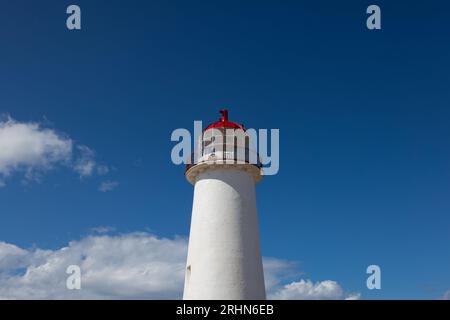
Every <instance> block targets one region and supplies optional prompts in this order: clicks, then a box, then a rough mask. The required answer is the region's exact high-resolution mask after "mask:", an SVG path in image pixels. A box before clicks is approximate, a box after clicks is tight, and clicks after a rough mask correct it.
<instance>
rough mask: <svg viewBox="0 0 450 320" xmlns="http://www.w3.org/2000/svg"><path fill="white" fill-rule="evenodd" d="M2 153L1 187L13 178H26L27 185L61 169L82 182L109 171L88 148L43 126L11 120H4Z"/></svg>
mask: <svg viewBox="0 0 450 320" xmlns="http://www.w3.org/2000/svg"><path fill="white" fill-rule="evenodd" d="M0 150H1V152H0V187H4V186H6V180H7V178H9V177H10V176H12V175H13V174H22V175H23V177H24V181H26V182H29V181H36V180H40V178H41V177H42V176H43V175H44V174H45V173H46V172H48V171H50V170H53V169H55V168H57V167H65V168H69V169H70V170H72V171H74V172H75V173H77V174H78V175H79V176H80V178H84V177H88V176H91V175H93V174H98V175H105V174H107V173H108V171H109V169H108V167H107V166H105V165H101V164H98V163H97V161H96V160H95V152H94V151H93V150H92V149H90V148H88V147H87V146H84V145H80V144H77V143H75V142H74V141H73V140H72V139H70V138H69V137H68V136H66V135H64V134H61V133H58V132H56V131H55V130H54V129H50V128H44V127H42V125H40V124H39V123H34V122H18V121H16V120H14V119H12V118H11V117H6V118H5V117H4V118H3V119H0Z"/></svg>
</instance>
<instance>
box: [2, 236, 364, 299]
mask: <svg viewBox="0 0 450 320" xmlns="http://www.w3.org/2000/svg"><path fill="white" fill-rule="evenodd" d="M101 231H102V232H103V231H104V232H107V230H106V231H105V229H104V227H102V228H101ZM186 255H187V241H186V239H184V238H174V239H167V238H158V237H156V236H154V235H151V234H148V233H131V234H124V235H109V234H95V235H90V236H87V237H84V238H82V239H80V240H77V241H72V242H70V243H69V244H68V246H66V247H63V248H60V249H56V250H43V249H39V248H34V249H23V248H19V247H17V246H15V245H13V244H9V243H5V242H0V299H180V298H181V297H182V290H183V282H184V268H185V261H186ZM70 265H78V266H79V267H80V269H81V290H69V289H67V288H66V281H67V278H68V277H69V275H68V274H66V270H67V267H68V266H70ZM264 271H265V278H266V288H267V292H268V298H270V299H345V298H349V297H350V296H349V295H346V294H345V293H344V290H343V289H342V288H341V286H340V285H339V284H338V283H337V282H335V281H323V282H318V283H315V284H313V283H312V282H311V281H310V280H306V281H305V280H300V281H298V282H294V283H291V284H288V285H283V284H282V283H283V281H284V280H285V277H288V276H292V275H295V274H299V273H298V272H297V271H295V264H294V263H292V262H289V261H285V260H280V259H275V258H265V259H264ZM354 297H355V298H356V297H359V296H354Z"/></svg>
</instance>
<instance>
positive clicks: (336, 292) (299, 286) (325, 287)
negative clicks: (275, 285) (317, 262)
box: [269, 280, 360, 300]
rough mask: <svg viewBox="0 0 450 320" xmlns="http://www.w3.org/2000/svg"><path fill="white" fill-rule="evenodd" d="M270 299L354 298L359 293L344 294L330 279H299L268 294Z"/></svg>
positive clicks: (357, 296) (358, 296)
mask: <svg viewBox="0 0 450 320" xmlns="http://www.w3.org/2000/svg"><path fill="white" fill-rule="evenodd" d="M269 298H271V299H281V300H342V299H348V300H355V299H359V298H360V295H359V294H349V295H346V294H345V293H344V290H343V289H342V287H341V286H340V285H339V284H338V283H337V282H336V281H331V280H325V281H319V282H316V283H313V282H312V281H311V280H300V281H297V282H292V283H290V284H287V285H285V286H283V287H282V288H280V289H278V290H277V291H275V292H274V293H273V294H271V295H270V297H269Z"/></svg>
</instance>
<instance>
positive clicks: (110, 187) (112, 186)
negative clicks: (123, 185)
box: [98, 181, 119, 192]
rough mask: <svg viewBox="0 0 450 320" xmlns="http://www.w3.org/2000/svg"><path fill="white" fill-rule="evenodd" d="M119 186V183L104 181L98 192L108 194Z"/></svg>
mask: <svg viewBox="0 0 450 320" xmlns="http://www.w3.org/2000/svg"><path fill="white" fill-rule="evenodd" d="M118 186H119V183H118V182H117V181H104V182H102V183H101V184H100V186H99V187H98V190H99V191H101V192H108V191H111V190H114V189H115V188H117V187H118Z"/></svg>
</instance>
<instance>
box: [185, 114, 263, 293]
mask: <svg viewBox="0 0 450 320" xmlns="http://www.w3.org/2000/svg"><path fill="white" fill-rule="evenodd" d="M221 114H222V117H221V118H220V120H219V121H218V122H215V123H213V124H211V125H209V126H208V127H206V129H205V130H203V133H202V135H201V137H200V138H199V147H198V150H197V152H198V155H199V157H198V159H196V160H197V161H195V163H193V164H190V165H188V166H187V168H186V178H187V180H188V181H189V182H190V183H192V184H193V185H194V202H193V208H192V220H191V229H190V236H189V250H188V257H187V265H186V276H185V285H184V295H183V298H184V299H185V300H198V299H202V300H203V299H204V300H218V299H224V300H232V299H236V300H259V299H265V297H266V294H265V287H264V274H263V268H262V260H261V252H260V245H259V231H258V218H257V213H256V197H255V184H256V183H257V182H258V181H259V180H260V179H261V165H260V162H259V158H258V155H257V153H256V152H255V151H254V150H253V149H252V147H251V144H250V143H249V137H248V135H247V134H246V133H245V129H244V127H243V126H242V125H239V124H237V123H234V122H231V121H229V120H228V111H227V110H221ZM251 159H253V160H256V161H250V160H251Z"/></svg>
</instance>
